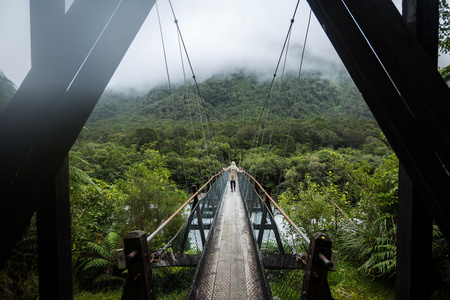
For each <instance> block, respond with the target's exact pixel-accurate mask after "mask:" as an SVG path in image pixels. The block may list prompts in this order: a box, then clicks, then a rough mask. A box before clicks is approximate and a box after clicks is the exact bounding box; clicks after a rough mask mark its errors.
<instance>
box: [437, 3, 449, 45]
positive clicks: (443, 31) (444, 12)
mask: <svg viewBox="0 0 450 300" xmlns="http://www.w3.org/2000/svg"><path fill="white" fill-rule="evenodd" d="M439 17H440V22H439V50H440V52H441V53H444V54H447V53H449V52H450V7H449V6H448V2H447V0H440V1H439Z"/></svg>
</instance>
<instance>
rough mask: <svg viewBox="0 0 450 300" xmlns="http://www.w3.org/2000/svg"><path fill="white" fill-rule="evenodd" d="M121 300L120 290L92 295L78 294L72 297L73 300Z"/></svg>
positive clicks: (87, 293)
mask: <svg viewBox="0 0 450 300" xmlns="http://www.w3.org/2000/svg"><path fill="white" fill-rule="evenodd" d="M121 298H122V290H121V289H118V290H111V291H103V292H98V293H95V294H92V293H90V292H85V291H83V292H80V293H78V294H76V295H74V296H73V299H74V300H120V299H121Z"/></svg>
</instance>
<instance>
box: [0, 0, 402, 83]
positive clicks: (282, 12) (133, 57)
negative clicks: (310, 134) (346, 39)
mask: <svg viewBox="0 0 450 300" xmlns="http://www.w3.org/2000/svg"><path fill="white" fill-rule="evenodd" d="M71 2H72V0H66V5H67V7H69V6H70V4H71ZM395 2H396V4H397V7H398V6H399V5H400V3H401V1H400V0H397V1H395ZM172 4H173V7H174V10H175V14H176V16H177V19H178V21H179V26H180V29H181V32H182V35H183V38H184V41H185V44H186V47H187V51H188V54H189V56H190V59H191V62H192V65H193V68H194V72H195V75H196V78H197V79H198V80H199V81H202V80H205V79H207V78H208V77H210V76H211V75H213V74H217V73H228V72H232V71H236V70H239V69H248V70H250V71H254V72H258V73H261V74H266V75H267V76H271V75H272V74H273V72H274V69H275V66H276V63H277V60H278V57H279V55H280V52H281V47H282V45H283V42H284V39H285V37H286V33H287V30H288V27H289V24H290V20H291V18H292V16H293V13H294V9H295V5H296V1H295V0H291V1H287V0H283V1H280V0H226V1H220V0H215V1H214V0H189V1H187V0H172ZM158 7H159V12H160V16H161V22H162V30H163V36H164V42H165V48H166V53H167V58H168V65H169V73H170V78H171V81H172V82H179V81H182V80H183V75H182V65H181V58H180V52H179V48H178V39H177V33H176V26H175V24H174V21H173V16H172V13H171V11H170V6H169V4H168V1H167V0H162V1H158ZM308 14H309V6H308V5H307V3H306V1H305V0H302V1H301V4H300V8H299V10H298V12H297V15H296V18H295V23H294V27H293V32H292V38H291V44H290V47H289V54H290V55H289V58H288V63H287V65H288V68H289V69H291V70H298V63H299V58H300V54H301V50H302V46H303V41H304V38H305V31H306V24H307V19H308ZM29 26H30V25H29V0H0V36H1V40H2V46H1V47H0V70H2V71H3V72H4V73H5V75H6V76H7V77H8V78H10V79H11V80H12V81H13V82H14V83H15V84H16V85H17V86H19V85H20V83H21V82H22V80H23V79H24V77H25V76H26V74H27V73H28V71H29V69H30V43H29V39H30V33H29ZM304 63H305V66H306V68H307V69H315V68H318V69H320V70H326V69H328V68H336V67H338V66H340V65H342V64H341V62H340V59H339V57H338V56H337V54H336V52H335V50H334V48H333V47H332V45H331V43H330V42H329V40H328V38H327V37H326V35H325V34H324V32H323V30H322V29H321V28H320V26H319V24H318V23H317V21H316V20H315V17H314V15H313V17H312V22H311V28H310V35H309V38H308V41H307V46H306V56H305V60H304ZM185 67H186V72H187V77H188V78H191V77H192V75H191V73H190V71H189V70H188V67H187V65H186V64H185ZM161 83H162V84H164V83H167V75H166V70H165V65H164V56H163V50H162V43H161V37H160V29H159V25H158V18H157V14H156V6H154V7H153V9H152V11H151V13H150V14H149V16H148V17H147V20H146V21H145V23H144V24H143V26H142V28H141V30H140V31H139V33H138V35H137V36H136V38H135V40H134V41H133V43H132V45H131V46H130V48H129V49H128V52H127V54H126V55H125V57H124V58H123V60H122V62H121V64H120V65H119V67H118V69H117V70H116V72H115V74H114V76H113V78H112V79H111V81H110V83H109V87H113V88H134V89H138V90H141V91H148V90H149V89H150V88H151V87H153V86H155V85H157V84H161Z"/></svg>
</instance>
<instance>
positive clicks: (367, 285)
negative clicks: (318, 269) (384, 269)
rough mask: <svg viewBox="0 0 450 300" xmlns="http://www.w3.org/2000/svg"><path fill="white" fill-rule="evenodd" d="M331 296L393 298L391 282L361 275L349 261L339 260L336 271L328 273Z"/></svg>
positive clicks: (336, 297) (340, 297) (393, 292)
mask: <svg viewBox="0 0 450 300" xmlns="http://www.w3.org/2000/svg"><path fill="white" fill-rule="evenodd" d="M328 283H329V285H330V289H331V293H332V295H333V297H334V298H335V299H336V300H338V299H349V298H351V299H374V300H375V299H380V300H381V299H383V300H385V299H395V287H394V285H393V283H392V282H387V281H385V280H382V279H379V278H375V279H373V278H370V277H367V276H363V275H361V272H359V271H358V270H357V268H356V267H355V266H353V265H351V264H350V263H347V262H345V261H340V262H339V265H338V269H337V271H336V272H329V273H328Z"/></svg>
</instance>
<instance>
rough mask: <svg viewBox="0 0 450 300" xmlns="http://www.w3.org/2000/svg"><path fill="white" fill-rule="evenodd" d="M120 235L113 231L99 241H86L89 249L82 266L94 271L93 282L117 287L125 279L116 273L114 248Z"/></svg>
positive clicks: (118, 272) (118, 241) (116, 246)
mask: <svg viewBox="0 0 450 300" xmlns="http://www.w3.org/2000/svg"><path fill="white" fill-rule="evenodd" d="M120 241H121V239H120V236H119V235H118V234H117V233H115V232H110V233H109V234H108V235H107V236H106V237H105V239H103V240H102V241H101V242H100V243H94V242H87V243H86V248H87V250H88V251H89V252H88V255H89V258H88V261H87V263H86V265H85V266H84V270H85V271H86V270H91V271H93V272H94V274H95V277H94V279H93V283H94V284H101V285H104V286H107V287H112V286H113V284H115V286H116V287H117V286H118V285H120V284H122V283H123V282H124V281H125V279H124V278H123V277H121V276H119V275H118V274H120V271H118V269H117V255H116V250H117V248H118V246H119V244H120Z"/></svg>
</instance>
